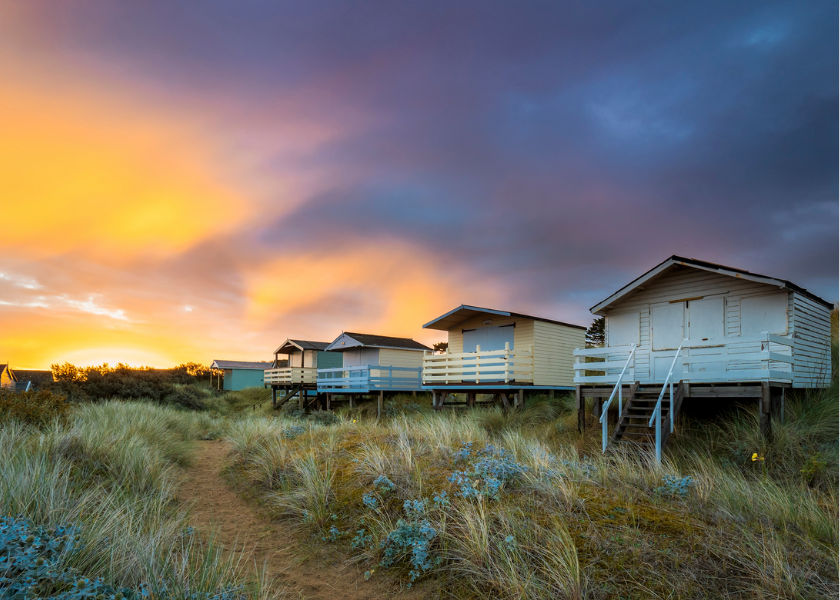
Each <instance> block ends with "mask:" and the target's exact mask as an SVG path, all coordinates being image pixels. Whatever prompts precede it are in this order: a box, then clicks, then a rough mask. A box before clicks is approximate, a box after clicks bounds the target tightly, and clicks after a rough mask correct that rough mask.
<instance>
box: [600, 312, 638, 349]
mask: <svg viewBox="0 0 840 600" xmlns="http://www.w3.org/2000/svg"><path fill="white" fill-rule="evenodd" d="M608 343H609V345H610V346H626V345H628V344H638V343H639V311H637V310H634V311H630V312H625V313H616V314H614V315H611V316H610V337H609V342H608Z"/></svg>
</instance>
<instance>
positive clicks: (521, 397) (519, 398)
mask: <svg viewBox="0 0 840 600" xmlns="http://www.w3.org/2000/svg"><path fill="white" fill-rule="evenodd" d="M524 404H525V390H519V391H518V392H517V393H516V408H522V406H523V405H524Z"/></svg>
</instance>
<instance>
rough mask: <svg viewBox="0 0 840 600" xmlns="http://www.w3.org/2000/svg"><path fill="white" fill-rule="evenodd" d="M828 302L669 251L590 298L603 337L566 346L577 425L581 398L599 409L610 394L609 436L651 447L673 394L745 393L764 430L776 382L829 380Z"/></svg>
mask: <svg viewBox="0 0 840 600" xmlns="http://www.w3.org/2000/svg"><path fill="white" fill-rule="evenodd" d="M831 309H832V304H831V303H830V302H827V301H826V300H823V299H822V298H819V297H818V296H816V295H814V294H813V293H811V292H809V291H808V290H806V289H803V288H801V287H799V286H797V285H795V284H793V283H791V282H790V281H787V280H784V279H779V278H775V277H768V276H766V275H758V274H756V273H750V272H749V271H745V270H743V269H737V268H734V267H726V266H723V265H719V264H715V263H710V262H706V261H701V260H696V259H693V258H683V257H680V256H671V257H670V258H668V259H667V260H665V261H663V262H662V263H660V264H658V265H657V266H656V267H654V268H653V269H651V270H650V271H648V272H647V273H645V274H644V275H641V276H640V277H638V278H637V279H635V280H633V281H632V282H630V283H628V284H627V285H625V286H624V287H622V288H621V289H620V290H618V291H616V292H615V293H614V294H612V295H610V296H609V297H608V298H606V299H605V300H603V301H602V302H599V303H598V304H596V305H595V306H593V307H592V309H591V312H592V313H593V314H595V315H599V316H603V317H604V318H605V319H606V323H605V338H606V339H605V347H604V348H592V349H584V348H583V347H582V346H583V345H582V344H581V347H580V348H579V349H577V350H576V351H575V355H576V357H577V363H576V364H575V370H576V373H577V375H576V377H575V383H576V384H577V395H578V410H579V414H580V426H581V427H583V426H584V423H585V420H584V407H585V403H584V401H583V400H584V398H585V397H594V398H595V399H596V400H595V410H596V413H597V414H598V417H599V418H601V413H602V412H603V406H602V404H603V401H604V399H607V398H613V399H618V398H620V399H621V404H620V411H619V421H618V425H617V427H616V429H615V432H614V433H613V435H612V439H613V440H615V441H631V440H632V441H637V442H639V443H650V444H654V443H655V444H657V445H658V452H661V447H662V446H663V445H664V443H665V442H666V441H667V437H668V434H670V432H671V431H673V423H674V419H675V418H676V417H677V415H678V414H679V411H680V408H681V405H682V403H683V402H685V401H689V399H690V401H692V402H697V401H702V400H701V399H703V398H719V397H722V398H738V399H740V400H741V401H743V400H744V399H748V398H755V399H756V400H758V401H759V407H760V410H759V414H760V426H761V429H762V431H764V432H765V433H768V432H769V430H770V415H771V413H776V414H779V415H780V416H781V415H782V413H783V410H784V393H785V389H789V388H805V387H824V386H827V385H828V384H829V382H830V380H831V350H830V337H831V332H830V314H831ZM592 360H598V361H603V362H599V363H593V362H586V361H592ZM595 365H598V366H600V370H598V369H596V367H595ZM672 388H673V392H672ZM609 403H610V401H609V400H608V405H609ZM657 410H658V411H659V412H658V414H659V418H658V419H655V418H654V416H653V413H654V412H655V411H657ZM631 415H632V417H631ZM602 421H603V422H606V419H602ZM651 423H655V424H656V425H658V426H659V430H660V432H661V435H657V434H656V433H655V432H654V431H653V428H652V427H649V425H650V424H651ZM604 437H605V439H604V444H605V448H606V441H607V440H606V435H605V436H604ZM654 438H655V439H654Z"/></svg>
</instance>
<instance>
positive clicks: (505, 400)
mask: <svg viewBox="0 0 840 600" xmlns="http://www.w3.org/2000/svg"><path fill="white" fill-rule="evenodd" d="M499 396H501V397H502V406H503V407H504V408H510V400H508V395H507V394H506V393H505V392H501V393H500V394H499Z"/></svg>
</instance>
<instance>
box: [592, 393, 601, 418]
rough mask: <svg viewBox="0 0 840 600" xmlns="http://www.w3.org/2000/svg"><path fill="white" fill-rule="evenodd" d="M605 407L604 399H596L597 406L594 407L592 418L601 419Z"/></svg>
mask: <svg viewBox="0 0 840 600" xmlns="http://www.w3.org/2000/svg"><path fill="white" fill-rule="evenodd" d="M603 407H604V399H603V398H596V399H595V404H594V405H593V407H592V416H593V417H595V418H596V419H600V418H601V410H602V409H603Z"/></svg>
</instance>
